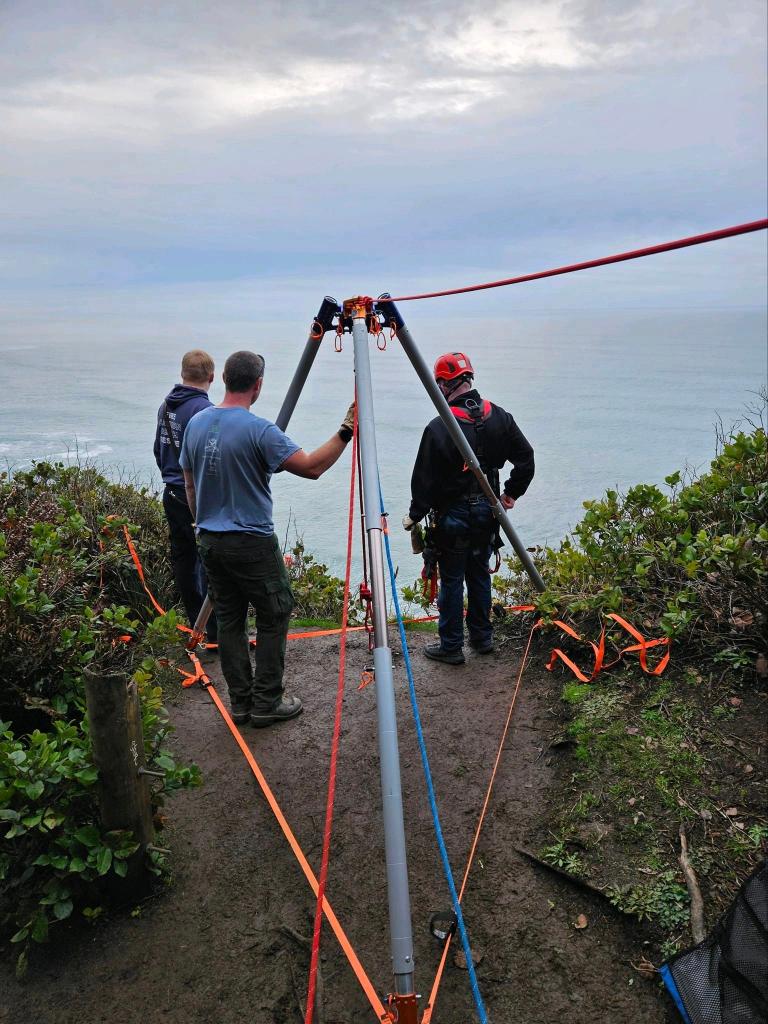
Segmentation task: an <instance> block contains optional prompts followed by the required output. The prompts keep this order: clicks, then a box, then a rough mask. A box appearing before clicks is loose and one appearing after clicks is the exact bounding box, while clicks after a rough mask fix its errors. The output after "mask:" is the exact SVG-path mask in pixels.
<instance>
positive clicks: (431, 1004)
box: [421, 622, 539, 1024]
mask: <svg viewBox="0 0 768 1024" xmlns="http://www.w3.org/2000/svg"><path fill="white" fill-rule="evenodd" d="M538 625H539V623H538V622H534V624H533V625H532V626H531V632H530V633H529V634H528V643H527V644H526V647H525V652H524V653H523V658H522V661H521V662H520V671H519V672H518V674H517V681H516V682H515V689H514V691H513V693H512V701H511V703H510V705H509V712H508V713H507V720H506V722H505V723H504V729H503V731H502V734H501V742H500V743H499V749H498V751H497V753H496V759H495V761H494V763H493V770H492V771H491V778H490V781H489V783H488V789H487V790H486V793H485V800H484V801H483V806H482V810H481V811H480V817H479V818H478V822H477V827H476V828H475V835H474V838H473V839H472V846H471V848H470V851H469V856H468V857H467V865H466V867H465V868H464V878H463V879H462V882H461V889H460V890H459V902H461V900H462V899H463V898H464V890H465V889H466V887H467V881H468V879H469V873H470V871H471V870H472V861H473V860H474V859H475V852H476V850H477V844H478V841H479V839H480V832H481V831H482V828H483V823H484V821H485V815H486V812H487V811H488V805H489V803H490V801H491V793H492V792H493V785H494V782H495V781H496V774H497V772H498V770H499V764H500V762H501V755H502V752H503V750H504V744H505V742H506V739H507V733H508V732H509V726H510V723H511V721H512V713H513V711H514V710H515V702H516V701H517V695H518V692H519V690H520V683H521V682H522V678H523V670H524V669H525V664H526V661H527V660H528V652H529V651H530V649H531V640H532V639H533V633H534V630H536V629H537V627H538ZM452 938H453V935H449V936H448V938H447V939H446V942H445V946H444V947H443V955H442V957H441V958H440V963H439V965H438V968H437V974H436V975H435V980H434V982H433V984H432V991H431V992H430V993H429V1001H428V1003H427V1005H426V1006H425V1007H424V1014H423V1016H422V1018H421V1024H429V1022H430V1021H431V1020H432V1013H433V1012H434V1009H435V1002H436V1001H437V993H438V989H439V988H440V982H441V981H442V978H443V971H444V970H445V964H446V961H447V959H448V950H449V949H450V945H451V940H452Z"/></svg>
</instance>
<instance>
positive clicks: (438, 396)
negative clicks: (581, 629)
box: [376, 294, 546, 592]
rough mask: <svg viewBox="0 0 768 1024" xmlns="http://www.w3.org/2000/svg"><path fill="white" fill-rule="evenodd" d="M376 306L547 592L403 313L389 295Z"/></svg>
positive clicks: (525, 561)
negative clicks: (394, 330) (419, 348)
mask: <svg viewBox="0 0 768 1024" xmlns="http://www.w3.org/2000/svg"><path fill="white" fill-rule="evenodd" d="M376 305H377V307H378V308H379V309H380V310H381V312H382V313H383V314H384V316H385V318H386V320H387V322H388V323H394V324H395V326H396V328H397V338H398V341H399V342H400V344H401V345H402V347H403V350H404V352H405V354H406V355H407V356H408V359H409V360H410V361H411V365H412V366H413V368H414V370H415V371H416V373H417V375H418V377H419V380H420V381H421V383H422V384H423V385H424V387H425V388H426V391H427V394H428V395H429V397H430V398H431V399H432V404H433V405H434V407H435V408H436V409H437V413H438V415H439V417H440V419H441V420H442V421H443V423H444V424H445V426H446V429H447V430H448V433H449V434H450V435H451V438H452V439H453V442H454V444H455V445H456V447H457V448H458V449H459V452H460V453H461V455H462V457H463V458H464V461H465V462H466V464H467V466H468V467H469V468H470V469H471V470H472V472H473V473H474V475H475V477H476V478H477V482H478V484H479V485H480V487H481V489H482V491H483V494H485V496H486V497H487V498H488V500H489V501H490V502H491V504H492V506H493V510H494V512H493V514H494V515H495V516H496V518H497V520H498V521H499V525H500V526H501V528H502V530H503V531H504V533H505V534H506V536H507V538H508V539H509V542H510V543H511V545H512V547H513V548H514V549H515V553H516V554H517V557H518V558H519V559H520V561H521V562H522V563H523V568H524V569H525V571H526V572H527V573H528V576H529V577H530V580H531V583H533V585H534V587H536V589H537V590H538V591H539V592H541V591H543V590H546V584H545V583H544V580H543V579H542V578H541V576H540V574H539V571H538V569H537V568H536V566H535V565H534V564H533V559H532V558H531V556H530V554H529V552H528V551H527V550H526V547H525V545H524V544H523V542H522V541H521V540H520V538H519V537H518V535H517V532H516V531H515V528H514V526H513V525H512V523H511V521H510V518H509V516H508V515H507V511H506V509H505V508H504V506H503V505H502V504H501V501H500V500H499V498H498V497H497V496H496V494H494V491H493V488H492V487H491V485H490V484H489V483H488V480H487V478H486V476H485V473H483V471H482V469H481V468H480V463H479V462H478V461H477V456H476V455H475V453H474V452H473V451H472V448H471V446H470V444H469V442H468V441H467V439H466V437H465V436H464V434H463V432H462V429H461V427H460V426H459V424H458V423H457V422H456V418H455V416H454V415H453V414H452V412H451V410H450V407H449V405H448V403H447V402H446V400H445V396H444V395H443V393H442V391H441V390H440V388H439V387H438V386H437V384H436V383H435V379H434V377H433V376H432V374H431V373H430V370H429V367H428V366H427V364H426V363H425V361H424V357H423V356H422V354H421V352H419V350H418V348H417V347H416V344H415V342H414V340H413V338H412V337H411V332H410V331H409V330H408V328H407V327H406V326H405V321H404V320H403V318H402V317H401V316H400V313H399V312H398V310H397V306H395V304H394V302H392V301H391V300H390V299H389V296H388V295H386V294H384V295H382V296H380V297H379V298H378V299H377V301H376Z"/></svg>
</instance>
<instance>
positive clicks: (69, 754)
mask: <svg viewBox="0 0 768 1024" xmlns="http://www.w3.org/2000/svg"><path fill="white" fill-rule="evenodd" d="M124 524H125V525H127V526H128V529H129V531H130V532H131V533H139V532H140V533H141V547H142V552H143V554H144V555H145V556H146V565H145V570H146V572H147V581H148V583H149V585H150V587H151V588H152V589H153V591H154V592H156V593H157V594H158V595H162V594H163V593H164V592H166V591H167V589H168V581H169V579H170V574H169V570H168V563H167V535H166V527H165V522H164V518H163V515H162V509H161V508H160V506H159V504H158V502H157V501H156V500H155V499H154V498H153V497H152V496H151V495H149V494H148V493H147V492H146V491H139V490H136V489H134V488H132V487H131V486H130V485H127V484H114V483H111V482H110V481H108V480H106V479H105V478H104V477H103V476H101V475H100V474H99V473H97V472H96V470H95V469H93V468H92V467H88V466H85V467H80V466H74V467H64V466H63V465H61V464H57V465H51V464H49V463H38V464H36V465H35V466H34V467H33V468H32V469H31V470H30V471H29V472H24V473H17V474H15V475H14V476H13V477H10V478H8V477H7V476H6V475H3V477H2V478H0V527H1V528H2V529H1V530H0V662H2V664H3V670H4V683H5V686H4V689H3V694H2V698H0V700H1V701H2V718H3V719H4V721H3V722H2V723H0V823H2V824H1V825H0V926H2V929H3V930H8V931H13V932H15V934H14V935H13V937H12V942H15V943H21V944H22V953H21V956H20V958H19V967H20V968H22V969H23V967H24V964H25V959H26V945H27V943H28V942H29V941H30V940H33V941H37V942H41V941H44V940H45V939H46V938H47V935H48V928H49V925H50V924H51V923H53V922H55V921H60V920H64V919H65V918H67V917H69V916H70V915H71V914H72V912H73V910H74V909H75V907H76V906H78V905H79V906H81V907H83V905H84V904H85V908H84V911H83V912H84V913H86V914H87V915H90V916H93V915H94V914H95V913H96V912H97V911H96V910H94V908H93V906H90V907H89V906H88V905H87V904H94V903H95V904H98V902H99V900H100V898H101V891H102V890H101V886H100V884H99V882H100V880H101V879H104V878H105V877H107V876H117V877H121V876H123V875H125V873H126V871H127V858H129V857H130V856H131V854H133V853H134V852H135V850H136V849H137V847H136V844H135V841H134V838H133V836H131V835H130V834H126V833H122V832H107V833H104V832H102V830H101V828H100V826H99V809H98V805H97V799H96V781H97V771H96V768H95V767H94V764H93V760H92V754H91V748H90V743H89V738H88V723H87V719H86V717H85V695H84V689H83V679H82V675H83V670H84V669H85V667H86V666H88V665H93V666H98V667H99V668H105V669H106V668H110V669H118V670H121V671H125V673H126V676H131V677H132V678H133V679H134V680H135V681H136V683H137V686H138V688H139V694H140V697H141V706H142V717H143V730H144V741H145V747H146V750H145V754H146V758H147V762H148V764H149V765H150V766H152V767H155V768H159V769H162V771H163V772H164V773H165V779H164V780H163V791H164V792H168V791H172V790H173V789H176V788H178V787H179V786H183V785H194V784H197V783H198V782H199V773H198V771H197V769H196V768H194V767H179V766H177V765H176V763H175V762H174V760H173V758H171V757H170V755H169V754H168V752H167V751H166V750H165V749H164V746H163V744H164V741H165V738H166V736H167V734H168V731H169V726H168V720H167V715H166V713H165V711H164V708H163V704H162V688H161V686H160V685H159V683H160V682H161V681H162V679H163V673H164V671H165V670H164V669H163V668H162V667H161V665H160V663H159V662H158V660H157V658H156V655H158V654H160V653H162V652H163V651H165V650H166V649H167V648H168V646H169V645H170V644H171V643H174V642H177V641H178V633H177V631H176V614H175V611H173V610H171V611H170V612H169V613H168V614H167V615H164V616H158V615H155V614H154V612H153V610H152V609H151V607H149V602H148V599H147V596H146V594H145V592H144V591H143V589H142V588H141V585H140V582H139V581H138V578H137V574H136V572H135V568H134V566H133V564H132V562H131V560H130V558H129V556H128V553H127V551H126V545H125V540H124V537H123V536H122V527H123V525H124ZM153 800H154V804H155V805H156V806H159V805H160V804H161V803H162V800H163V795H162V793H161V792H160V791H158V792H156V793H155V794H154V797H153ZM153 866H154V868H155V870H159V865H158V863H155V864H154V865H153Z"/></svg>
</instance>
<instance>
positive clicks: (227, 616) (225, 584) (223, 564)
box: [198, 530, 294, 713]
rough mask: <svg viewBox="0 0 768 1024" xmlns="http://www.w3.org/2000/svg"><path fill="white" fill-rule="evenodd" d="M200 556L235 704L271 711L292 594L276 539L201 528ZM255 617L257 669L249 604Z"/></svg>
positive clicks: (279, 686) (279, 688)
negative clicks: (253, 659) (253, 666)
mask: <svg viewBox="0 0 768 1024" xmlns="http://www.w3.org/2000/svg"><path fill="white" fill-rule="evenodd" d="M198 543H199V545H200V556H201V558H202V561H203V565H204V566H205V571H206V573H207V575H208V587H209V590H210V594H211V599H212V601H213V604H214V607H215V609H216V618H217V619H218V624H219V655H220V658H221V670H222V672H223V673H224V678H225V679H226V681H227V686H228V687H229V696H230V699H231V700H232V702H233V703H235V704H238V705H241V706H246V707H247V706H249V705H250V706H251V707H252V709H253V711H254V712H257V713H263V712H268V711H272V710H273V708H276V707H277V705H278V704H279V703H280V701H281V699H282V696H283V672H284V670H285V638H286V634H287V633H288V620H289V619H290V617H291V612H292V610H293V606H294V599H293V592H292V591H291V585H290V582H289V580H288V573H287V571H286V568H285V562H284V561H283V556H282V554H281V552H280V545H279V543H278V540H277V537H276V536H275V535H274V534H272V536H271V537H264V536H260V535H258V534H255V533H244V532H231V533H214V532H211V531H208V530H201V531H200V535H199V537H198ZM249 605H250V606H252V607H253V610H254V614H255V617H256V630H257V640H258V643H257V646H256V670H255V672H254V671H253V670H252V669H251V659H250V651H249V645H248V633H247V628H246V623H247V618H248V606H249Z"/></svg>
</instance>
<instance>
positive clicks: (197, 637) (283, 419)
mask: <svg viewBox="0 0 768 1024" xmlns="http://www.w3.org/2000/svg"><path fill="white" fill-rule="evenodd" d="M338 311H339V304H338V303H337V302H336V299H332V298H331V297H330V295H326V296H325V298H324V299H323V303H322V305H321V306H320V309H319V311H318V314H317V316H316V317H315V319H314V320H313V322H312V326H311V327H310V329H309V337H308V338H307V343H306V345H305V346H304V351H303V352H302V355H301V359H300V360H299V365H298V366H297V367H296V372H295V373H294V375H293V379H292V380H291V383H290V384H289V385H288V391H287V393H286V396H285V399H284V400H283V404H282V405H281V406H280V412H279V413H278V414H277V419H276V420H275V423H276V424H277V426H278V427H280V429H281V430H285V429H286V427H287V426H288V424H289V422H290V419H291V416H292V415H293V410H294V409H295V408H296V403H297V402H298V400H299V395H300V394H301V392H302V389H303V388H304V385H305V384H306V382H307V377H308V376H309V371H310V370H311V369H312V364H313V363H314V361H315V357H316V356H317V353H318V352H319V350H320V342H321V341H322V340H323V337H324V335H325V332H326V331H328V330H330V328H331V326H332V323H333V318H334V316H335V315H336V313H338ZM212 611H213V605H212V604H211V599H210V597H209V596H208V595H207V594H206V595H205V600H204V601H203V604H202V606H201V608H200V612H199V614H198V616H197V618H196V619H195V624H194V626H193V627H192V635H191V636H190V638H189V642H188V643H187V650H190V651H191V650H193V649H194V648H195V647H197V645H198V644H199V643H200V641H201V640H202V639H203V637H204V636H205V627H206V625H207V623H208V619H209V618H210V617H211V612H212Z"/></svg>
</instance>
